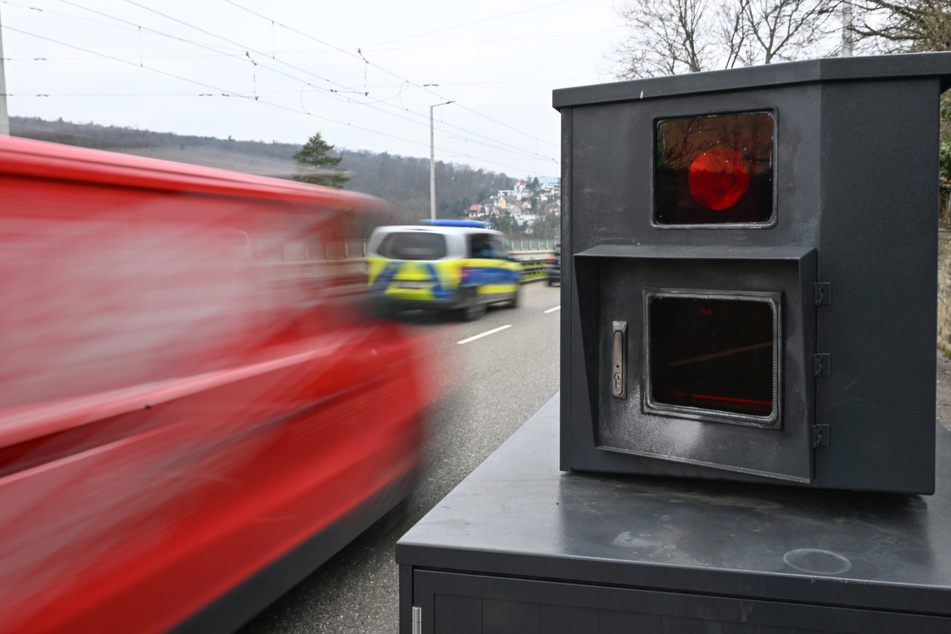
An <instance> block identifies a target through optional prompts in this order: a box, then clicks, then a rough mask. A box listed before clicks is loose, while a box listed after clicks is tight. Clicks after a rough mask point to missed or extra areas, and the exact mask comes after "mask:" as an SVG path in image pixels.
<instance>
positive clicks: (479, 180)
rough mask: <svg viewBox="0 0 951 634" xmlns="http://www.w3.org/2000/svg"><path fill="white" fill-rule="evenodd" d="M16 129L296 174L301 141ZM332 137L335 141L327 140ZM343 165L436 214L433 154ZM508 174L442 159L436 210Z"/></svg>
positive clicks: (410, 213)
mask: <svg viewBox="0 0 951 634" xmlns="http://www.w3.org/2000/svg"><path fill="white" fill-rule="evenodd" d="M10 134H11V135H13V136H19V137H27V138H32V139H39V140H42V141H50V142H54V143H63V144H66V145H78V146H81V147H88V148H95V149H99V150H108V151H111V152H122V153H125V154H136V155H139V156H151V157H154V158H160V159H165V160H171V161H178V162H181V163H191V164H195V165H206V166H211V167H218V168H222V169H230V170H235V171H239V172H247V173H252V174H260V175H263V176H273V177H277V178H288V179H289V178H292V177H293V175H294V173H295V161H294V158H293V156H294V153H295V152H297V151H298V150H299V149H300V148H301V145H302V144H303V143H304V142H305V141H306V140H307V139H301V145H295V144H292V143H276V142H271V143H267V142H264V141H238V140H234V139H230V138H229V139H216V138H213V137H200V136H187V135H178V134H173V133H170V132H151V131H149V130H138V129H134V128H120V127H115V126H102V125H97V124H94V123H71V122H68V121H63V120H59V121H46V120H43V119H37V118H29V117H10ZM328 141H329V142H330V143H333V139H328ZM334 151H335V152H338V151H339V155H340V156H342V157H343V161H342V162H341V163H340V167H342V168H343V169H345V170H347V176H348V177H349V178H350V180H349V181H348V182H347V183H346V185H345V187H344V189H347V190H351V191H358V192H363V193H366V194H371V195H373V196H378V197H380V198H382V199H384V200H386V201H387V202H389V203H390V204H391V205H393V207H394V208H395V209H396V210H397V213H398V214H399V216H400V220H401V221H406V222H416V221H417V220H419V219H420V218H428V217H429V160H428V159H423V158H410V157H405V156H398V155H395V154H387V153H383V154H376V153H373V152H368V151H365V150H359V151H351V150H346V149H343V150H341V148H339V147H338V148H336V149H335V150H334ZM515 180H516V179H515V178H510V177H508V176H506V175H505V174H498V173H495V172H485V171H483V170H473V169H471V168H470V167H468V166H466V165H457V164H452V163H443V162H437V163H436V208H437V212H438V214H439V216H440V217H454V216H461V215H462V213H463V211H464V210H466V209H468V208H469V206H470V205H474V204H477V203H480V202H482V201H484V200H487V199H488V198H489V197H490V196H493V195H495V194H496V193H497V192H498V191H499V190H502V189H510V188H511V187H512V184H513V183H514V182H515Z"/></svg>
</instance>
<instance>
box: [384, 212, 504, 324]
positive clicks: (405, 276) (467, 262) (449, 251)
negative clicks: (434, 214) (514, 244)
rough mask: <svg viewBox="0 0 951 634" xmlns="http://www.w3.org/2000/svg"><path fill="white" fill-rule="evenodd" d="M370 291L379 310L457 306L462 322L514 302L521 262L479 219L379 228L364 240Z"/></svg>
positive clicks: (454, 308)
mask: <svg viewBox="0 0 951 634" xmlns="http://www.w3.org/2000/svg"><path fill="white" fill-rule="evenodd" d="M367 262H368V265H369V271H368V272H369V285H370V291H371V293H372V294H373V295H374V296H375V298H376V301H377V302H378V305H379V307H380V308H381V309H382V310H383V311H384V312H395V311H399V310H409V309H417V308H423V309H445V310H458V311H459V312H460V315H461V316H462V318H463V319H465V320H466V321H470V320H474V319H478V318H479V317H481V316H482V315H483V314H484V313H485V309H486V306H487V305H489V304H495V303H504V304H506V305H507V306H510V307H512V308H514V307H516V306H518V302H519V294H520V289H521V281H522V265H521V264H520V263H518V262H516V261H515V259H514V258H513V257H512V255H511V253H509V250H508V247H507V241H506V239H505V236H504V235H503V234H502V233H500V232H498V231H493V230H492V229H490V228H489V225H488V224H487V223H484V222H477V221H471V220H433V221H426V222H424V223H423V224H420V225H402V226H389V227H378V228H377V229H375V230H374V231H373V234H372V235H371V236H370V241H369V243H368V244H367Z"/></svg>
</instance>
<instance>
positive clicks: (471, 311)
mask: <svg viewBox="0 0 951 634" xmlns="http://www.w3.org/2000/svg"><path fill="white" fill-rule="evenodd" d="M460 312H461V313H462V320H463V321H475V320H476V319H478V318H479V317H481V316H482V315H484V314H485V304H484V303H483V302H480V301H478V300H477V299H476V293H475V289H472V291H471V292H470V293H468V294H467V295H466V304H465V306H463V307H462V310H461V311H460Z"/></svg>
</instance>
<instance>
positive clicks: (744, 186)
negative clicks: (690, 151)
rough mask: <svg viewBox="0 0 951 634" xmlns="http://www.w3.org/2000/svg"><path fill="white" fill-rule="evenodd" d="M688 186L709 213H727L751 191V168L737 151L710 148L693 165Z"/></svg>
mask: <svg viewBox="0 0 951 634" xmlns="http://www.w3.org/2000/svg"><path fill="white" fill-rule="evenodd" d="M687 186H688V187H689V188H690V195H691V196H693V199H694V200H696V201H697V202H698V203H700V204H701V205H703V206H704V207H706V208H707V209H713V210H718V209H727V208H729V207H732V206H733V205H735V204H736V203H737V202H738V201H739V200H740V198H742V197H743V195H744V194H745V193H746V191H747V190H748V189H749V188H750V168H749V165H748V164H747V162H746V161H745V160H743V157H742V156H741V155H740V153H739V152H737V151H736V150H733V149H730V148H726V147H715V148H711V149H709V150H706V151H705V152H701V153H700V154H699V155H698V156H697V158H695V159H694V160H693V163H691V164H690V170H689V171H688V173H687Z"/></svg>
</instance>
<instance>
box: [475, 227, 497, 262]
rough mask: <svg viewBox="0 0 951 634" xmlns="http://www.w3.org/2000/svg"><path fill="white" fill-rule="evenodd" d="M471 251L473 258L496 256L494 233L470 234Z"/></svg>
mask: <svg viewBox="0 0 951 634" xmlns="http://www.w3.org/2000/svg"><path fill="white" fill-rule="evenodd" d="M469 253H470V254H471V256H470V257H472V258H494V257H496V256H495V249H494V248H493V244H492V235H491V234H488V233H473V234H470V235H469Z"/></svg>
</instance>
